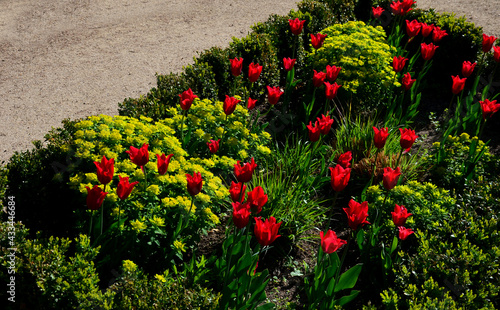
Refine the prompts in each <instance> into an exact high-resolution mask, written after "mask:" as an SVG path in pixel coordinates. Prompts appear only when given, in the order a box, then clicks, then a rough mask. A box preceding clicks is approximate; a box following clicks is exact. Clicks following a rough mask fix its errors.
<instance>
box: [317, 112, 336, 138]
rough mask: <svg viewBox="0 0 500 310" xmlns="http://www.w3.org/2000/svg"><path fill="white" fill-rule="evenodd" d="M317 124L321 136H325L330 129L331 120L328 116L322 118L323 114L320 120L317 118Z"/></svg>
mask: <svg viewBox="0 0 500 310" xmlns="http://www.w3.org/2000/svg"><path fill="white" fill-rule="evenodd" d="M318 124H319V128H320V131H321V134H322V135H326V134H328V133H329V132H330V129H331V128H332V124H333V119H332V118H330V115H328V116H324V115H323V114H321V118H319V117H318Z"/></svg>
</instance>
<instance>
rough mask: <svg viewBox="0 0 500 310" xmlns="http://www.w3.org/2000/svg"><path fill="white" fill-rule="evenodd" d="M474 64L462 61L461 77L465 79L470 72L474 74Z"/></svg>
mask: <svg viewBox="0 0 500 310" xmlns="http://www.w3.org/2000/svg"><path fill="white" fill-rule="evenodd" d="M476 64H477V63H476V62H475V63H471V62H470V61H464V62H463V64H462V75H463V76H465V77H469V76H471V74H472V72H474V67H476Z"/></svg>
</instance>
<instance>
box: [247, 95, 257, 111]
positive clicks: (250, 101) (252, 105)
mask: <svg viewBox="0 0 500 310" xmlns="http://www.w3.org/2000/svg"><path fill="white" fill-rule="evenodd" d="M256 103H257V99H252V98H250V97H248V103H247V109H248V111H251V110H253V109H254V108H255V104H256Z"/></svg>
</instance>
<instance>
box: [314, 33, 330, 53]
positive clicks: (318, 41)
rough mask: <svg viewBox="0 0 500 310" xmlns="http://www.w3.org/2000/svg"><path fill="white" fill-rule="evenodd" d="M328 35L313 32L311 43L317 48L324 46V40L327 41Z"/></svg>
mask: <svg viewBox="0 0 500 310" xmlns="http://www.w3.org/2000/svg"><path fill="white" fill-rule="evenodd" d="M326 37H327V35H326V34H321V33H317V34H312V33H311V44H312V46H313V47H314V48H315V49H318V48H320V47H322V46H323V42H325V39H326Z"/></svg>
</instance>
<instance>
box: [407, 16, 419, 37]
mask: <svg viewBox="0 0 500 310" xmlns="http://www.w3.org/2000/svg"><path fill="white" fill-rule="evenodd" d="M420 27H421V25H420V23H419V22H418V21H417V20H415V19H414V20H412V21H411V22H410V21H408V20H406V34H407V35H408V36H409V37H410V38H413V37H416V36H417V35H418V33H419V32H420Z"/></svg>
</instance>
